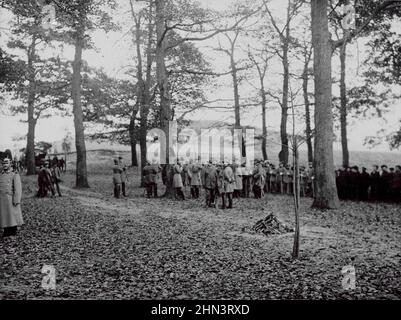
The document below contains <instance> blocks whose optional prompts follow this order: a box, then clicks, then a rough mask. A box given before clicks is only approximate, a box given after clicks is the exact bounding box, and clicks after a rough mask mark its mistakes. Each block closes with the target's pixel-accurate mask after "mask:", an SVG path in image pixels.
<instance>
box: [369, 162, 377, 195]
mask: <svg viewBox="0 0 401 320" xmlns="http://www.w3.org/2000/svg"><path fill="white" fill-rule="evenodd" d="M369 199H370V200H372V201H377V200H379V199H380V172H379V166H378V165H374V166H373V170H372V172H371V173H370V195H369Z"/></svg>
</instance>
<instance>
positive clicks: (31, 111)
mask: <svg viewBox="0 0 401 320" xmlns="http://www.w3.org/2000/svg"><path fill="white" fill-rule="evenodd" d="M35 54H36V36H35V35H33V36H32V42H31V45H30V46H29V50H28V72H29V74H28V81H29V87H28V90H29V91H28V136H27V143H26V150H25V161H26V163H25V165H26V168H27V172H26V174H27V175H32V174H35V173H36V168H35V128H36V122H37V120H36V119H35V92H36V83H35V69H34V65H33V63H34V60H35Z"/></svg>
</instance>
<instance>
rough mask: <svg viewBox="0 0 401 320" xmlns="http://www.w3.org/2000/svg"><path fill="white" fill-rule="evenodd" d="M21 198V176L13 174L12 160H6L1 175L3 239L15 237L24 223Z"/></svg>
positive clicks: (0, 224)
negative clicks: (18, 228)
mask: <svg viewBox="0 0 401 320" xmlns="http://www.w3.org/2000/svg"><path fill="white" fill-rule="evenodd" d="M21 196H22V187H21V179H20V176H19V174H18V173H17V172H12V170H11V160H10V159H8V158H5V159H4V160H3V161H2V170H1V173H0V228H3V237H9V236H15V235H16V234H17V227H18V226H21V225H22V224H23V223H24V221H23V219H22V212H21Z"/></svg>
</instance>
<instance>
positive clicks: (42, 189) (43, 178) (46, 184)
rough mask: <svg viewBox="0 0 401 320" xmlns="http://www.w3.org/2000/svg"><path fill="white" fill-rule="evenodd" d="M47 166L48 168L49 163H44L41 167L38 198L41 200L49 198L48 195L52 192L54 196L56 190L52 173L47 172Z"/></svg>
mask: <svg viewBox="0 0 401 320" xmlns="http://www.w3.org/2000/svg"><path fill="white" fill-rule="evenodd" d="M46 166H47V162H45V163H43V162H42V163H41V165H40V170H39V173H38V186H39V190H38V193H37V196H38V197H40V198H44V197H47V193H48V192H49V191H51V192H52V194H54V189H53V186H52V177H51V172H50V170H47V168H46Z"/></svg>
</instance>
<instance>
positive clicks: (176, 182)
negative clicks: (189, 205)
mask: <svg viewBox="0 0 401 320" xmlns="http://www.w3.org/2000/svg"><path fill="white" fill-rule="evenodd" d="M181 172H182V166H181V163H180V161H178V160H177V163H176V164H175V165H174V167H173V174H174V175H173V188H174V189H175V198H176V199H178V197H180V198H181V199H182V200H185V195H184V192H183V191H182V189H183V187H184V184H183V183H182V176H181Z"/></svg>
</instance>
